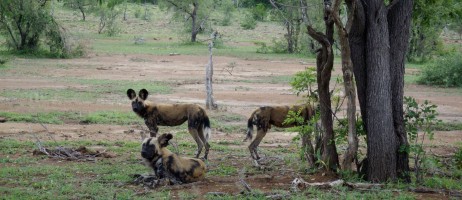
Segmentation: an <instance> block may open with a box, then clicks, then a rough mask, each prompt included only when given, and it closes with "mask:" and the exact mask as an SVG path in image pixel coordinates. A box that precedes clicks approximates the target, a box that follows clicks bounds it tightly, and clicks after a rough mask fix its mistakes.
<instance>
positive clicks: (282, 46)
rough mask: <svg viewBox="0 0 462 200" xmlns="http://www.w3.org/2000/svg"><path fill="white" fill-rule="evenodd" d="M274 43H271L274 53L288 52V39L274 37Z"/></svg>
mask: <svg viewBox="0 0 462 200" xmlns="http://www.w3.org/2000/svg"><path fill="white" fill-rule="evenodd" d="M272 42H273V45H271V51H272V52H273V53H287V52H288V50H287V40H285V39H276V38H273V41H272Z"/></svg>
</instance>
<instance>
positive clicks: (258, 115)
mask: <svg viewBox="0 0 462 200" xmlns="http://www.w3.org/2000/svg"><path fill="white" fill-rule="evenodd" d="M289 111H294V112H299V111H300V115H301V116H303V118H304V119H305V121H308V120H310V119H311V117H313V115H314V109H313V108H312V106H310V105H297V106H292V107H289V106H264V107H260V108H258V109H256V110H255V111H254V112H253V113H252V115H250V118H249V120H248V121H247V134H246V138H245V139H244V141H247V140H249V139H250V140H252V134H253V125H255V126H256V127H257V136H256V137H255V139H254V140H253V141H252V143H250V145H249V150H250V155H251V156H252V158H253V159H254V160H259V159H260V156H259V155H258V152H257V148H258V145H259V144H260V142H261V140H262V139H263V137H265V135H266V133H267V132H268V129H270V128H271V125H274V126H276V127H281V128H287V127H293V126H295V125H296V124H284V120H285V119H286V116H287V114H288V113H289Z"/></svg>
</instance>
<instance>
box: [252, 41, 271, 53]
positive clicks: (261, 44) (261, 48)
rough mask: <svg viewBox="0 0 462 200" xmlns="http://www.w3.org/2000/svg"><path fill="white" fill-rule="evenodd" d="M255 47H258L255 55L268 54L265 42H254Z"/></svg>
mask: <svg viewBox="0 0 462 200" xmlns="http://www.w3.org/2000/svg"><path fill="white" fill-rule="evenodd" d="M254 44H255V45H257V46H259V47H258V49H257V53H263V54H266V53H268V52H269V48H268V46H266V43H265V42H254Z"/></svg>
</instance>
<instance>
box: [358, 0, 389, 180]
mask: <svg viewBox="0 0 462 200" xmlns="http://www.w3.org/2000/svg"><path fill="white" fill-rule="evenodd" d="M367 9H368V11H367V12H368V13H374V14H368V15H367V17H366V25H367V27H368V29H367V33H366V38H367V39H366V42H367V51H366V63H367V88H366V108H367V110H366V113H367V134H368V135H367V157H368V162H369V163H368V169H367V172H368V174H367V179H368V180H370V181H372V182H382V181H387V180H394V179H396V175H397V174H396V152H397V148H396V144H397V143H396V139H397V138H396V135H395V133H394V126H393V114H392V112H390V111H392V102H391V95H392V94H391V90H390V89H391V74H390V51H389V48H390V47H389V46H390V43H389V40H388V38H386V37H385V38H384V36H388V35H389V32H388V21H387V13H386V7H385V5H384V4H383V0H371V1H369V2H368V5H367Z"/></svg>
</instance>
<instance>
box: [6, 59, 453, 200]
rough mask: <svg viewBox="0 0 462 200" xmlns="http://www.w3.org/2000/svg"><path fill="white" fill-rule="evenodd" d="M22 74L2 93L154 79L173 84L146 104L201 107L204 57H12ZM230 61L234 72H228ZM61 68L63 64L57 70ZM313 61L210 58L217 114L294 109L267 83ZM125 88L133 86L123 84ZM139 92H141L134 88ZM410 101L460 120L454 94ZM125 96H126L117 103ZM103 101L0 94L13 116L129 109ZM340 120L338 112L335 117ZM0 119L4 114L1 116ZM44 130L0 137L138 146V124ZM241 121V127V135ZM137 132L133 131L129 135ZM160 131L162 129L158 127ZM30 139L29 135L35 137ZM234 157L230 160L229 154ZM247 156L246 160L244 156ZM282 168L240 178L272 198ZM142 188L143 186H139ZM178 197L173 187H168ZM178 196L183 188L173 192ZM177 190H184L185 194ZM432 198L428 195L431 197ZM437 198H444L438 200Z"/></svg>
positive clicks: (286, 140)
mask: <svg viewBox="0 0 462 200" xmlns="http://www.w3.org/2000/svg"><path fill="white" fill-rule="evenodd" d="M13 62H15V63H16V64H18V65H21V66H30V67H22V68H21V69H8V70H9V71H8V72H9V73H8V74H9V75H8V76H0V83H1V84H0V90H11V89H43V88H64V89H66V88H78V89H80V90H82V91H89V90H92V88H91V87H89V86H88V85H85V84H79V83H57V82H56V81H55V80H56V79H59V78H64V79H65V78H66V77H77V78H85V79H107V80H157V81H161V82H168V83H171V84H173V85H174V87H173V88H174V89H173V92H171V93H169V94H152V95H151V96H150V97H149V100H151V101H155V102H162V103H174V102H175V103H176V102H180V103H197V104H201V105H203V104H204V101H205V85H204V80H205V64H206V63H207V62H208V60H207V57H199V56H186V55H175V56H168V55H167V56H154V55H143V54H140V55H103V56H97V55H91V56H89V57H86V58H80V59H68V60H55V59H40V60H39V61H37V60H33V59H16V60H14V61H13ZM230 63H235V64H233V66H234V67H230V66H231V65H230ZM56 65H58V66H65V67H60V68H57V67H56ZM314 65H315V64H314V63H306V62H302V61H300V60H244V59H238V58H232V57H214V70H215V71H214V85H213V87H214V88H213V89H214V98H215V100H216V101H217V104H218V106H219V110H218V111H209V112H215V113H223V112H229V113H235V114H238V115H242V116H243V117H244V118H247V117H248V116H249V115H250V114H251V113H252V111H253V110H254V109H255V108H257V107H258V106H263V105H291V104H296V103H299V102H300V100H301V98H300V97H297V96H296V95H294V94H293V92H292V91H291V87H290V85H289V84H288V83H287V82H281V81H273V82H272V81H271V80H272V78H274V77H281V76H291V75H293V74H294V73H296V72H298V71H302V70H304V68H305V67H313V66H314ZM15 70H17V71H15ZM334 74H335V75H338V74H340V66H338V65H336V67H335V70H334ZM127 88H130V85H127ZM133 89H135V90H139V89H141V88H133ZM405 90H406V92H405V93H406V94H405V95H407V96H414V97H415V98H417V99H418V100H420V101H422V100H424V99H428V100H430V101H432V102H433V103H435V104H437V105H439V107H438V111H439V112H440V117H441V118H442V119H443V120H445V121H457V122H461V121H462V94H460V93H458V94H453V93H449V92H445V91H440V90H438V89H434V88H430V87H426V86H417V85H407V86H406V88H405ZM122 96H123V97H124V98H122ZM113 97H114V96H113V95H112V96H111V95H108V97H107V99H105V100H104V101H98V102H96V103H95V102H85V101H71V100H69V101H56V100H49V101H37V100H33V99H14V98H9V97H5V96H0V102H1V103H0V110H1V111H7V112H18V113H34V112H46V111H82V112H91V111H99V110H118V111H130V110H131V108H130V101H129V100H128V99H127V98H125V94H122V95H119V97H121V98H120V99H114V98H113ZM340 115H341V114H340ZM0 117H1V116H0ZM46 126H47V128H48V130H49V131H46V130H45V129H44V128H43V126H42V125H40V124H33V123H14V122H8V119H6V122H4V123H0V139H6V138H13V139H17V140H21V141H25V140H32V141H33V140H34V137H35V136H38V137H39V138H40V139H41V140H50V139H53V140H92V141H98V140H104V141H108V140H109V141H139V139H140V136H139V131H140V130H141V129H140V127H139V126H136V125H131V126H120V125H100V124H98V125H85V124H78V123H72V122H70V123H66V124H62V125H46ZM245 126H246V122H245V121H244V120H243V121H242V128H243V129H245ZM131 130H134V131H131ZM161 130H162V127H161ZM32 134H33V135H32ZM213 134H214V135H213V137H212V140H213V141H241V140H242V139H244V133H240V132H236V133H233V134H224V133H221V132H219V131H217V130H215V131H214V133H213ZM295 135H296V134H287V133H284V134H280V133H278V132H274V131H272V132H270V133H268V134H267V136H266V137H265V138H264V141H266V142H263V144H262V145H260V147H261V148H262V149H264V148H285V147H287V146H289V144H290V142H291V140H292V138H293V137H294V136H295ZM461 142H462V132H461V131H448V132H443V131H439V132H437V133H436V134H435V140H434V141H432V143H433V145H432V146H431V147H432V150H433V151H434V152H435V153H437V154H440V155H448V154H453V153H454V152H455V151H456V145H457V144H460V143H461ZM247 145H248V143H244V144H243V145H235V146H233V147H234V148H243V149H246V148H247ZM222 156H224V155H216V154H214V153H213V150H212V152H211V155H210V163H213V162H214V161H216V160H218V159H220V157H222ZM228 156H232V155H228ZM249 157H250V156H249ZM249 157H246V158H240V157H236V158H231V159H230V161H229V162H230V163H235V164H236V165H237V166H239V165H240V166H242V164H239V163H242V162H250V159H249ZM283 168H284V167H283V166H282V167H280V168H278V169H275V170H272V171H267V172H265V173H264V174H255V175H252V174H247V175H246V178H245V180H246V181H247V182H248V183H249V184H250V185H251V187H252V188H255V189H259V190H262V191H264V192H270V191H272V190H274V189H283V190H289V187H290V183H291V181H292V180H293V179H294V178H296V177H297V176H298V174H297V173H295V172H288V171H284V170H282V169H283ZM303 178H304V179H305V180H306V181H311V182H320V181H330V180H334V179H335V178H336V176H335V175H332V174H324V173H319V174H315V175H306V176H305V177H303ZM237 182H238V177H213V176H208V177H207V178H206V180H205V181H203V182H201V183H198V184H196V185H193V186H191V187H189V188H188V189H189V190H191V191H193V192H195V193H198V194H206V193H207V192H228V193H238V192H239V191H241V190H242V188H240V186H239V184H238V183H237ZM140 190H141V188H140ZM172 190H173V191H174V192H173V193H172V195H176V193H175V191H177V190H176V189H174V188H173V189H172ZM178 190H180V189H178ZM181 191H185V189H184V188H182V189H181ZM428 197H429V198H431V197H430V196H428ZM438 197H441V196H438ZM420 198H425V197H420Z"/></svg>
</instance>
